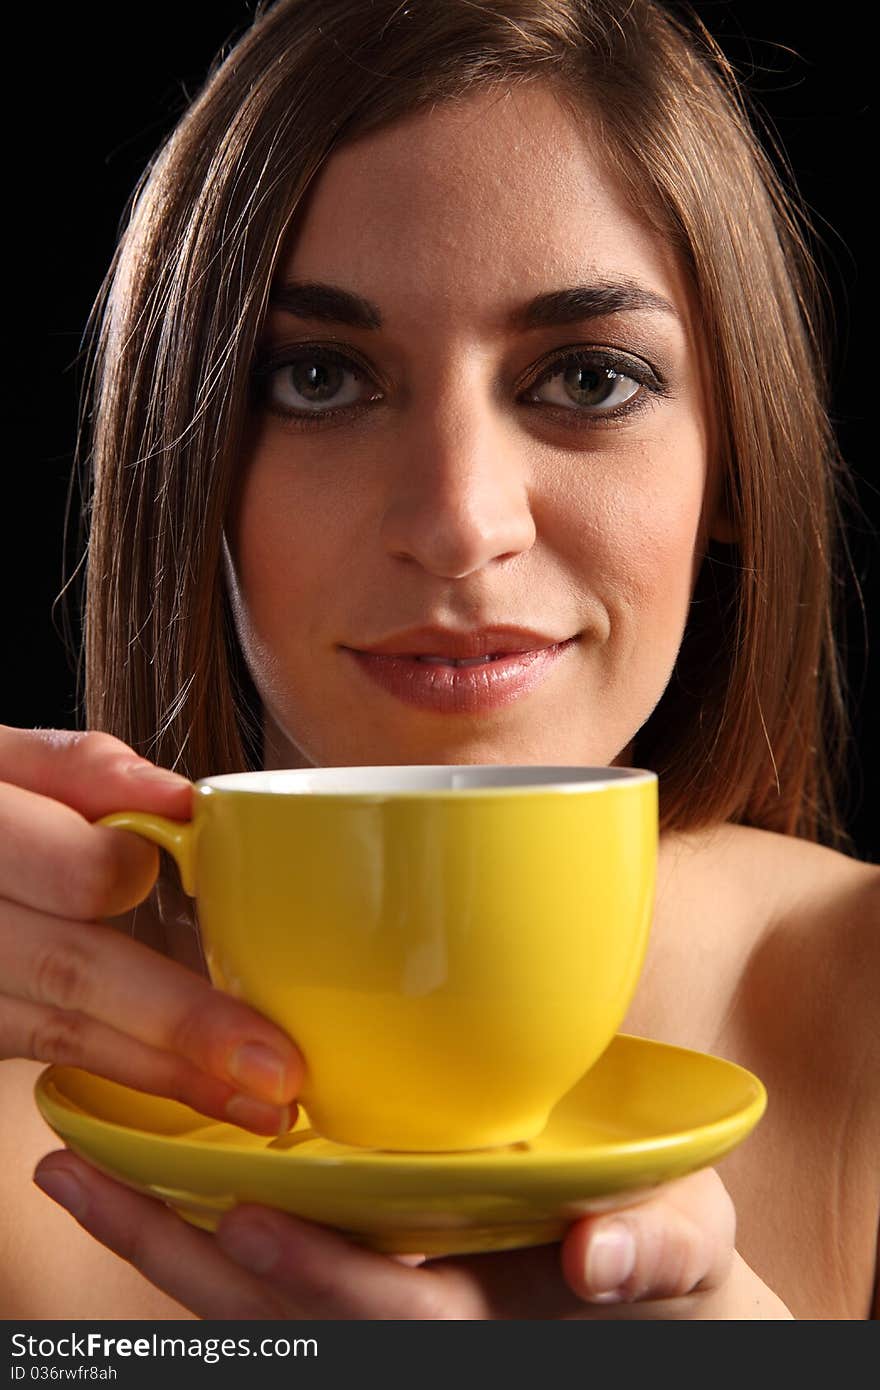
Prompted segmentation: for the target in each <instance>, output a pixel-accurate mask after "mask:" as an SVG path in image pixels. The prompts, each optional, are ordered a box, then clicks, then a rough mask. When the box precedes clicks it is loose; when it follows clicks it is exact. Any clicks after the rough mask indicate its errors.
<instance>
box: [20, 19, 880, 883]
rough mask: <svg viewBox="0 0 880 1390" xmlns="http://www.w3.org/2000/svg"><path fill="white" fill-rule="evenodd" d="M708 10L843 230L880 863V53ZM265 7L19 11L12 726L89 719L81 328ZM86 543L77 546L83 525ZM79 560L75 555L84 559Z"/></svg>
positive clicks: (867, 845) (838, 409)
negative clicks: (69, 630)
mask: <svg viewBox="0 0 880 1390" xmlns="http://www.w3.org/2000/svg"><path fill="white" fill-rule="evenodd" d="M695 8H696V10H697V12H698V14H699V15H700V16H701V17H702V19H703V20H704V22H705V23H706V24H707V26H708V27H709V29H710V30H711V32H712V33H713V34H714V35H715V36H716V38H718V39H719V41H720V42H721V45H722V47H723V48H724V49H725V51H726V52H727V54H728V56H729V57H730V58H731V60H732V61H733V62H734V64H735V66H736V68H737V71H738V72H739V74H740V76H741V77H742V78H744V79H745V81H746V84H747V87H748V90H749V91H750V92H751V94H752V96H753V98H754V100H755V101H756V102H757V103H758V106H759V108H760V110H761V111H762V112H763V113H764V115H765V117H766V118H767V119H768V120H769V121H770V122H771V123H772V126H773V128H774V129H775V131H776V132H777V135H778V137H779V139H780V140H781V142H782V144H783V147H784V148H785V150H786V152H787V155H788V158H789V160H790V162H791V164H792V166H793V168H794V171H795V175H796V177H797V180H798V183H799V186H800V188H801V189H802V191H803V193H804V196H805V198H806V200H807V203H808V205H809V207H810V209H811V212H812V216H813V220H814V222H815V224H816V226H817V228H818V231H819V233H820V235H821V237H822V240H823V242H824V249H823V250H822V251H821V255H822V264H823V269H824V271H825V274H826V276H827V278H828V280H829V283H830V285H831V289H832V293H833V299H834V304H835V314H836V323H837V350H836V354H835V357H834V359H833V361H832V369H833V381H834V401H833V418H834V422H835V425H836V427H837V431H838V437H839V438H840V441H841V445H842V448H843V452H844V456H845V458H846V459H847V461H848V462H849V464H850V465H851V467H852V469H853V471H854V473H855V475H856V481H857V484H858V491H859V499H860V504H861V508H862V509H863V512H864V515H863V516H861V517H859V516H856V517H852V516H851V518H850V523H851V524H850V529H849V540H850V547H851V550H852V553H853V558H854V561H855V565H856V570H857V572H858V574H859V576H860V581H861V587H862V591H863V594H864V601H865V606H866V608H867V624H868V633H869V653H868V656H867V657H866V653H865V632H864V631H863V620H862V615H861V608H860V604H859V600H858V596H857V593H856V586H855V585H854V584H853V583H852V581H850V584H849V600H848V601H849V610H848V612H849V618H848V621H847V630H846V632H845V634H844V636H845V639H846V648H847V660H848V674H849V682H850V687H851V693H850V709H851V715H852V718H853V721H854V728H855V734H856V740H855V745H854V748H853V754H852V777H853V779H854V791H853V794H852V797H851V814H850V816H849V829H850V831H851V834H852V835H853V838H854V841H855V845H856V850H857V852H858V854H859V856H860V857H861V858H864V859H870V860H872V861H873V862H880V832H878V829H877V828H875V824H874V821H875V819H877V818H876V817H872V816H871V814H870V808H869V806H867V805H866V804H865V802H866V801H867V800H868V799H869V796H868V793H869V791H870V788H871V782H872V780H873V775H874V774H875V773H876V771H877V734H876V731H875V729H874V727H873V724H874V721H873V720H872V719H871V717H870V712H871V711H875V710H876V709H877V707H878V685H880V674H878V668H880V663H878V660H877V656H876V652H875V650H874V649H875V647H876V644H877V638H878V636H880V633H878V621H877V617H876V611H877V597H878V587H880V581H878V568H880V567H878V564H877V561H876V558H875V556H876V552H877V549H878V546H877V535H878V533H880V492H878V485H877V475H876V467H875V464H874V453H873V450H872V451H871V454H870V457H869V453H868V433H869V431H868V428H867V427H868V424H869V423H870V412H871V409H872V408H871V405H870V401H871V400H872V399H874V398H875V397H876V386H875V383H874V380H873V360H872V358H871V355H870V353H869V351H868V348H867V342H868V331H867V321H866V320H867V313H866V310H865V309H864V305H863V302H864V298H865V278H866V268H867V264H868V261H867V247H866V237H865V230H866V229H865V225H864V222H865V219H864V218H863V215H862V203H863V197H864V194H863V186H864V185H865V183H868V184H869V186H870V181H869V179H868V178H866V176H865V175H866V173H867V172H868V166H869V165H870V163H871V161H872V156H873V150H871V151H870V152H869V146H868V132H867V125H868V121H869V119H870V115H871V114H872V113H871V108H870V104H869V96H868V93H869V90H870V88H869V85H868V68H867V62H868V52H869V47H870V46H869V45H868V44H866V42H865V36H864V33H863V32H861V31H862V25H861V24H860V23H859V20H858V13H857V12H856V11H854V10H853V9H850V8H847V7H844V6H841V7H837V8H835V7H830V6H828V5H820V6H816V7H815V8H814V7H807V6H803V7H801V6H794V5H792V6H787V5H781V4H773V3H762V4H751V3H748V4H747V3H737V2H736V0H733V2H729V0H716V3H704V4H697V5H696V6H695ZM253 9H254V5H253V0H251V2H250V3H246V2H245V0H226V2H225V3H224V0H216V2H212V3H210V4H207V3H205V4H181V3H180V0H177V3H174V4H172V3H168V0H150V3H149V4H145V5H140V6H137V5H135V6H125V7H118V6H116V5H102V4H90V5H82V6H64V7H61V6H58V7H57V8H53V7H52V6H51V5H44V6H40V7H36V8H34V9H31V10H28V11H27V13H26V14H20V15H18V16H17V17H15V18H14V19H7V21H6V24H7V34H8V40H9V46H8V49H7V67H8V70H9V71H10V73H14V72H15V71H16V69H18V70H19V73H20V76H21V79H22V82H23V84H24V85H23V91H24V92H25V93H26V96H25V98H24V99H23V100H22V102H21V104H20V107H19V108H17V110H16V111H13V112H12V114H11V116H10V126H9V129H8V138H9V144H8V146H7V159H8V165H7V168H8V171H9V175H8V176H9V179H10V185H11V193H12V198H11V212H10V214H9V218H10V223H11V227H12V231H13V234H14V242H13V245H14V254H13V255H11V256H10V259H9V261H8V262H7V277H8V278H7V293H8V294H9V295H11V300H12V304H13V309H14V312H13V322H14V324H15V327H16V331H14V332H13V333H12V334H10V335H9V341H10V346H11V348H12V352H13V371H12V378H11V383H10V385H11V397H10V399H9V400H8V410H9V415H8V418H9V419H10V420H11V421H12V422H13V430H12V431H11V437H10V436H7V441H8V446H9V448H10V454H9V455H8V456H7V462H6V469H5V470H4V472H5V479H6V486H5V488H4V493H3V495H4V498H5V504H4V508H3V511H4V521H5V526H4V535H5V538H6V545H5V546H4V553H5V559H6V561H7V564H8V569H9V572H8V577H7V579H6V583H5V593H6V595H7V602H6V605H5V606H6V612H5V615H4V616H5V620H6V630H7V643H6V651H7V653H8V667H7V670H6V671H5V672H4V676H3V680H2V684H0V721H2V722H4V723H7V724H14V725H20V726H22V727H57V728H74V727H78V726H79V719H78V716H77V713H76V699H75V676H74V672H73V666H72V662H71V661H70V659H69V658H68V656H67V654H66V652H65V649H64V644H63V641H62V637H61V612H60V606H59V605H58V604H57V603H56V599H57V598H58V595H59V593H60V590H61V587H62V537H63V533H64V512H65V501H66V496H67V489H68V482H69V478H70V473H71V466H72V451H73V445H74V439H75V423H76V405H77V394H78V391H79V387H80V382H81V366H80V363H79V361H78V354H79V350H80V340H81V335H82V332H83V329H84V326H85V322H86V318H87V315H88V312H89V308H90V306H91V303H92V300H93V298H94V296H95V294H96V292H97V290H98V287H99V284H100V281H101V278H102V276H103V274H104V272H105V270H106V268H107V266H108V264H109V261H110V257H111V255H112V252H113V248H114V245H115V241H116V237H117V232H118V226H119V221H120V218H121V215H122V212H123V209H124V206H125V203H126V199H127V198H128V195H129V194H130V192H131V190H132V188H133V186H134V184H135V182H136V180H137V178H138V176H139V174H140V173H141V171H142V169H143V167H144V165H145V164H146V162H147V160H148V158H149V156H150V155H151V153H152V152H153V150H154V148H155V147H156V146H157V145H158V143H159V142H160V141H161V139H162V138H163V137H164V135H165V134H166V133H167V131H168V130H170V129H171V127H172V126H173V125H174V124H175V122H176V120H177V119H178V117H179V115H180V114H181V112H182V111H183V109H184V107H185V106H186V104H187V101H188V97H190V96H192V95H193V94H194V93H195V92H196V91H197V90H198V88H199V86H200V85H201V83H202V81H203V80H204V77H205V75H206V73H207V70H208V67H209V65H210V63H211V60H212V59H213V57H214V56H215V54H216V53H217V52H218V51H219V50H220V49H221V48H223V47H226V46H228V44H229V43H230V42H232V41H234V40H235V39H236V38H237V37H238V36H239V35H240V34H241V33H242V32H243V31H244V29H245V28H246V27H247V26H248V25H249V23H250V21H251V18H252V14H253ZM862 15H863V16H864V7H863V8H862ZM863 170H864V171H865V172H863ZM70 536H71V543H72V545H73V546H74V547H75V541H76V533H75V531H72V532H70ZM77 553H78V552H76V551H75V548H73V549H71V555H70V560H69V563H68V570H69V568H70V563H71V561H72V560H73V559H75V558H76V554H77Z"/></svg>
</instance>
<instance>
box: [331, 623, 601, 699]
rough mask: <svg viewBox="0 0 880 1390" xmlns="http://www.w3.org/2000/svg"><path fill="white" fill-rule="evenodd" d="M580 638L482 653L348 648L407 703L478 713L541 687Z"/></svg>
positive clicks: (387, 689) (377, 680)
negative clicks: (475, 654)
mask: <svg viewBox="0 0 880 1390" xmlns="http://www.w3.org/2000/svg"><path fill="white" fill-rule="evenodd" d="M577 640H578V638H577V637H569V638H567V639H566V640H564V641H562V642H552V643H550V644H549V645H547V646H543V647H536V648H533V649H529V650H521V651H504V652H490V653H487V654H486V655H484V656H476V657H453V656H448V655H441V654H435V653H431V652H375V651H372V652H371V651H360V650H357V649H355V648H353V647H343V648H342V650H343V651H345V652H347V653H348V654H349V656H350V658H351V659H352V660H353V661H354V662H356V664H357V666H358V667H359V668H360V670H361V671H362V672H363V673H364V674H365V675H367V676H368V677H370V679H371V681H372V682H374V683H375V684H377V685H379V686H380V687H382V688H383V689H384V690H385V692H386V693H387V694H390V695H392V696H395V697H396V698H397V699H398V700H402V701H403V702H404V703H406V704H409V705H414V706H416V707H418V708H420V709H423V710H428V711H434V712H435V713H440V714H470V715H475V714H481V713H484V712H488V711H490V710H496V709H499V708H502V707H503V706H506V705H509V704H512V703H513V702H514V701H516V700H518V699H520V698H522V697H524V696H526V695H528V694H530V693H531V692H532V691H534V690H536V689H537V688H538V686H540V685H541V684H543V682H544V681H545V680H546V679H548V678H549V676H550V673H551V671H552V670H553V669H554V668H555V667H556V666H557V665H558V664H559V663H560V662H561V661H562V659H563V657H564V654H565V653H566V652H567V651H568V649H569V648H570V647H572V646H574V644H575V643H576V642H577Z"/></svg>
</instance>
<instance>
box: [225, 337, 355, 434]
mask: <svg viewBox="0 0 880 1390" xmlns="http://www.w3.org/2000/svg"><path fill="white" fill-rule="evenodd" d="M253 376H254V385H255V388H256V389H257V391H258V394H259V398H260V401H261V403H262V404H263V405H264V406H265V407H266V408H267V409H269V410H274V411H276V412H277V413H278V414H279V415H291V416H294V417H295V418H299V419H302V418H304V417H308V416H324V415H332V414H335V413H336V411H337V410H347V409H351V408H352V407H353V406H358V405H360V404H362V403H364V402H365V401H367V400H375V399H376V398H377V396H378V394H379V393H378V392H377V391H375V390H373V391H372V393H371V392H370V390H369V382H368V378H367V374H366V372H364V371H361V370H360V369H359V368H358V366H357V365H356V364H355V363H354V362H352V361H351V360H350V359H349V358H348V357H345V356H343V354H342V353H339V352H334V351H331V350H330V349H329V348H324V347H308V348H306V349H304V350H300V351H298V352H295V353H294V352H291V351H288V352H286V353H285V354H284V355H283V357H281V356H276V357H275V358H272V359H270V360H269V361H266V362H263V363H262V364H260V365H259V366H258V367H257V368H255V370H254V373H253Z"/></svg>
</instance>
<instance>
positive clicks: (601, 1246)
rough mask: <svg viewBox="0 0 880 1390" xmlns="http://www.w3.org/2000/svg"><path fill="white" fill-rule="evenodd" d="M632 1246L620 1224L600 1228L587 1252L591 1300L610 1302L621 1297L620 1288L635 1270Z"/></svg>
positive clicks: (627, 1234)
mask: <svg viewBox="0 0 880 1390" xmlns="http://www.w3.org/2000/svg"><path fill="white" fill-rule="evenodd" d="M635 1264H636V1243H635V1240H634V1238H633V1233H632V1231H631V1230H630V1229H629V1227H628V1226H625V1225H624V1224H623V1222H622V1221H613V1222H611V1223H610V1224H609V1225H607V1226H601V1227H600V1228H599V1230H598V1231H596V1232H595V1233H594V1235H593V1238H592V1240H591V1241H590V1245H589V1249H588V1250H587V1271H586V1273H587V1284H588V1285H589V1287H590V1289H591V1291H592V1295H591V1296H592V1297H593V1298H595V1299H601V1300H602V1302H605V1303H611V1302H614V1301H618V1300H620V1299H622V1298H623V1297H624V1294H623V1291H622V1286H623V1285H624V1284H625V1283H626V1281H627V1279H628V1278H629V1277H630V1275H631V1274H632V1272H633V1270H634V1269H635Z"/></svg>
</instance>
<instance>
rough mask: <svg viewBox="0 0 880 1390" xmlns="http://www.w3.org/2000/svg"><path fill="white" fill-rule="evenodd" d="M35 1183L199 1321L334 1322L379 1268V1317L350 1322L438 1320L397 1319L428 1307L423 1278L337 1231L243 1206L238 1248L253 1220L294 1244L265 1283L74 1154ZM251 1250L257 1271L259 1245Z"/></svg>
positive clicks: (235, 1222)
mask: <svg viewBox="0 0 880 1390" xmlns="http://www.w3.org/2000/svg"><path fill="white" fill-rule="evenodd" d="M59 1174H60V1175H61V1176H62V1177H63V1178H65V1179H67V1180H69V1182H70V1183H71V1186H70V1187H69V1188H68V1190H65V1189H64V1188H63V1187H60V1186H59V1187H56V1186H55V1181H54V1180H57V1177H58V1175H59ZM34 1181H35V1182H36V1183H37V1185H38V1186H40V1187H41V1188H42V1189H43V1190H44V1191H45V1192H46V1193H47V1195H49V1196H51V1197H52V1198H53V1200H54V1201H57V1202H59V1204H60V1205H61V1206H64V1207H65V1208H66V1209H67V1210H68V1211H70V1213H71V1215H73V1216H74V1218H75V1220H76V1221H78V1222H79V1224H80V1225H81V1226H82V1227H83V1228H84V1229H85V1230H87V1231H88V1232H89V1233H90V1234H91V1235H92V1236H94V1237H95V1239H96V1240H99V1241H100V1242H101V1244H102V1245H105V1246H106V1247H107V1248H108V1249H110V1250H112V1251H114V1253H115V1254H117V1255H119V1256H120V1258H121V1259H124V1260H126V1261H127V1262H128V1263H129V1264H131V1265H133V1266H134V1267H135V1268H136V1269H138V1270H139V1271H140V1273H141V1274H143V1276H144V1278H145V1279H148V1280H149V1282H150V1283H151V1284H154V1285H155V1286H156V1288H159V1289H161V1290H162V1291H163V1292H164V1293H167V1294H168V1295H169V1296H170V1297H171V1298H174V1299H176V1300H177V1302H178V1303H181V1304H183V1306H184V1307H185V1308H189V1309H190V1310H191V1311H192V1312H194V1313H196V1314H197V1315H198V1316H199V1317H201V1318H207V1319H215V1320H219V1319H224V1320H225V1319H246V1318H257V1319H265V1318H300V1317H316V1318H324V1319H326V1318H332V1317H337V1316H339V1314H338V1313H337V1312H336V1311H335V1309H336V1308H338V1307H340V1306H345V1307H348V1306H349V1304H348V1303H345V1302H344V1300H343V1299H342V1298H341V1291H340V1289H339V1288H338V1287H337V1281H339V1282H340V1283H342V1284H345V1285H346V1286H347V1285H348V1283H349V1281H350V1280H351V1278H352V1277H354V1279H355V1285H356V1288H355V1290H354V1293H355V1297H356V1299H357V1298H362V1299H363V1298H366V1297H367V1296H368V1295H369V1290H367V1289H361V1288H359V1287H357V1281H358V1280H359V1279H363V1278H364V1277H365V1273H366V1276H367V1278H368V1279H375V1277H376V1272H377V1270H378V1271H379V1273H380V1274H381V1275H385V1276H386V1278H387V1279H388V1281H389V1282H388V1283H386V1284H385V1285H384V1286H383V1287H384V1290H385V1294H384V1302H383V1301H380V1300H379V1299H378V1298H377V1297H376V1291H375V1290H374V1291H373V1297H372V1298H370V1299H369V1306H370V1307H371V1308H381V1311H378V1312H373V1311H364V1312H361V1313H358V1312H350V1313H348V1314H347V1316H350V1317H353V1318H359V1317H365V1318H369V1317H394V1318H398V1317H432V1316H434V1313H433V1312H422V1311H411V1312H404V1311H400V1310H401V1309H402V1308H403V1307H404V1305H405V1306H407V1307H409V1308H411V1309H416V1308H427V1307H428V1306H429V1304H428V1303H427V1302H426V1301H425V1300H424V1299H420V1296H419V1293H418V1291H417V1290H416V1291H415V1292H413V1290H412V1289H411V1287H410V1281H419V1280H420V1279H423V1278H424V1277H425V1276H424V1274H423V1271H421V1270H414V1269H409V1270H408V1269H405V1268H403V1267H402V1266H401V1265H400V1264H399V1263H397V1262H396V1261H393V1260H390V1259H389V1258H388V1257H387V1256H382V1255H375V1254H373V1252H362V1251H361V1250H360V1249H359V1248H358V1247H355V1246H352V1245H351V1244H350V1243H349V1242H348V1241H346V1240H345V1239H344V1238H342V1237H339V1236H336V1234H335V1233H334V1232H325V1229H324V1228H323V1227H318V1226H312V1223H309V1222H300V1221H298V1220H295V1219H294V1218H292V1217H286V1216H284V1215H282V1214H281V1213H279V1212H274V1211H270V1210H269V1209H268V1208H264V1207H248V1208H239V1209H237V1211H236V1212H232V1213H229V1214H228V1215H227V1216H225V1217H224V1218H222V1220H221V1227H225V1228H226V1230H227V1232H228V1231H229V1230H232V1231H237V1232H238V1235H239V1240H240V1242H241V1241H242V1240H243V1239H244V1236H243V1232H245V1231H246V1230H248V1229H249V1224H250V1221H251V1219H252V1218H253V1217H256V1219H257V1220H258V1221H259V1220H261V1219H265V1221H266V1224H267V1225H268V1226H269V1227H271V1229H272V1231H273V1232H274V1233H275V1235H276V1238H277V1237H280V1239H281V1240H282V1241H283V1242H285V1244H286V1246H287V1249H286V1251H285V1255H284V1259H283V1263H280V1264H279V1266H278V1274H279V1276H280V1277H275V1276H272V1277H266V1276H265V1275H263V1274H260V1273H258V1272H256V1271H255V1270H254V1269H252V1268H248V1267H247V1265H246V1264H245V1262H244V1260H243V1259H241V1258H239V1259H231V1258H230V1257H229V1253H228V1250H227V1249H226V1248H225V1247H224V1241H223V1239H221V1237H220V1234H219V1232H218V1236H217V1238H216V1239H215V1238H214V1237H212V1236H210V1235H208V1234H207V1233H206V1232H204V1231H198V1230H195V1229H194V1228H193V1227H191V1226H189V1225H188V1224H187V1223H186V1222H184V1221H182V1220H181V1219H180V1217H178V1216H177V1215H176V1214H175V1213H174V1212H172V1211H171V1210H170V1209H168V1208H167V1207H165V1206H164V1205H162V1204H161V1203H159V1202H158V1201H156V1200H155V1199H154V1198H150V1197H144V1196H142V1195H141V1194H140V1193H137V1192H132V1191H130V1190H129V1189H128V1188H126V1187H125V1186H123V1185H122V1184H121V1183H118V1182H115V1181H114V1180H113V1179H111V1178H108V1177H107V1176H106V1175H105V1174H103V1173H99V1172H98V1171H97V1170H96V1169H94V1168H92V1166H91V1165H90V1164H88V1163H86V1162H85V1161H84V1160H82V1159H80V1158H79V1157H78V1156H76V1155H74V1154H72V1153H69V1152H68V1151H67V1150H60V1151H57V1152H55V1153H51V1154H48V1155H47V1156H46V1157H45V1158H44V1159H42V1160H41V1161H40V1163H39V1164H38V1165H37V1168H36V1171H35V1174H34ZM313 1233H317V1235H316V1237H314V1236H313ZM325 1236H329V1237H331V1238H332V1239H330V1240H327V1239H325V1238H324V1237H325ZM229 1239H230V1237H229V1236H228V1234H227V1241H228V1240H229ZM250 1250H251V1257H250V1258H251V1262H252V1263H253V1250H254V1247H253V1244H251V1246H250ZM239 1254H241V1244H240V1245H239ZM303 1254H304V1255H305V1269H304V1270H303V1271H302V1273H301V1274H298V1272H297V1262H298V1259H299V1258H300V1257H302V1256H303ZM361 1255H365V1256H366V1255H369V1256H371V1259H370V1260H369V1261H368V1262H367V1263H368V1264H369V1268H368V1269H367V1270H366V1271H364V1265H363V1264H362V1263H361V1262H360V1260H359V1259H358V1261H357V1266H356V1268H355V1269H354V1270H353V1269H352V1268H351V1267H350V1266H348V1265H347V1264H346V1261H347V1260H348V1258H349V1256H354V1257H355V1258H356V1259H357V1257H360V1256H361ZM319 1264H320V1269H318V1268H317V1266H318V1265H319ZM301 1294H302V1295H303V1296H302V1297H301V1296H300V1295H301ZM366 1306H367V1304H366V1303H365V1304H364V1307H366ZM392 1308H393V1311H392Z"/></svg>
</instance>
